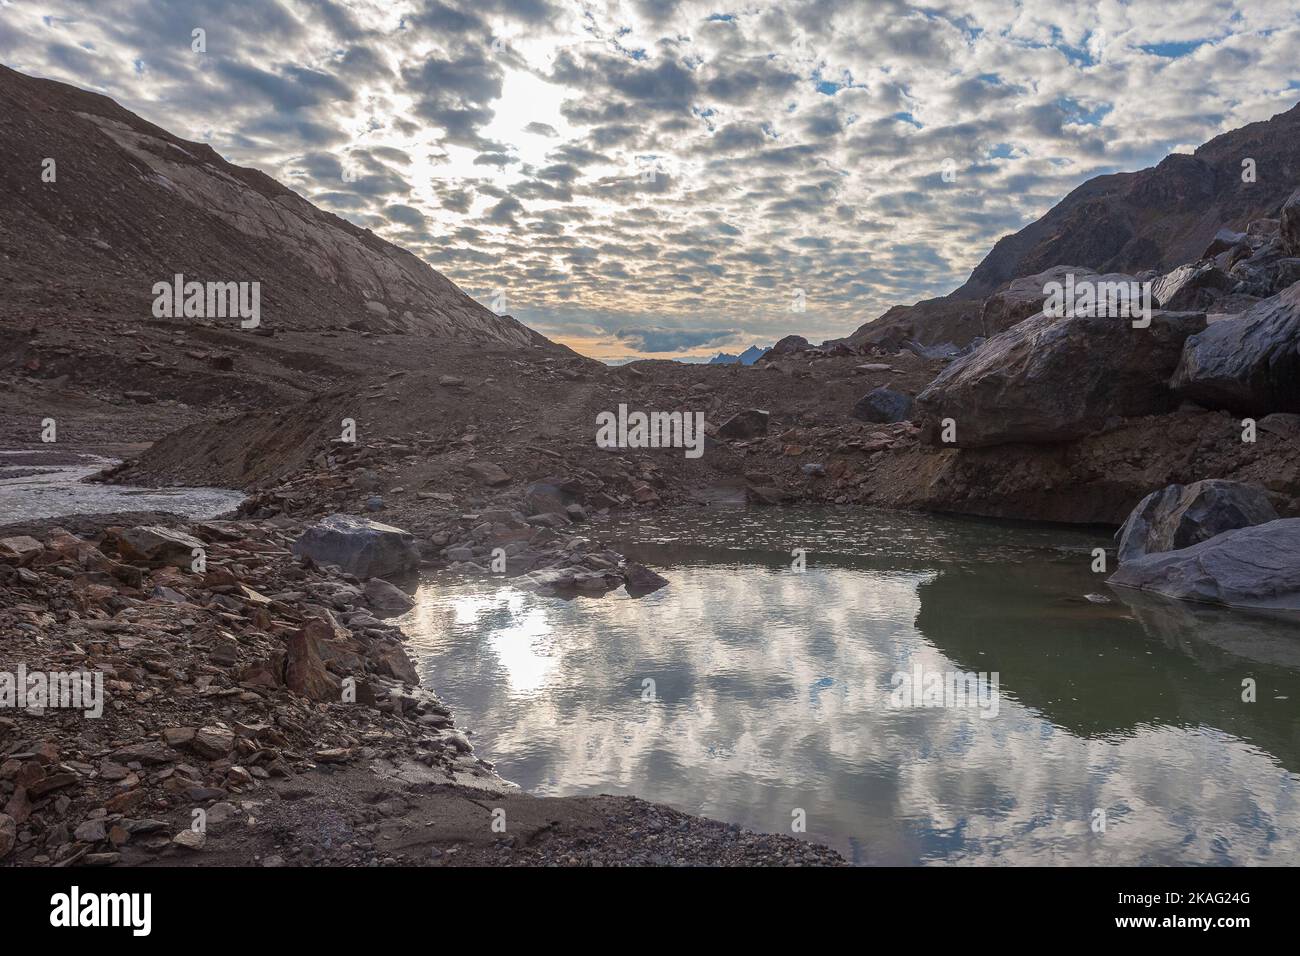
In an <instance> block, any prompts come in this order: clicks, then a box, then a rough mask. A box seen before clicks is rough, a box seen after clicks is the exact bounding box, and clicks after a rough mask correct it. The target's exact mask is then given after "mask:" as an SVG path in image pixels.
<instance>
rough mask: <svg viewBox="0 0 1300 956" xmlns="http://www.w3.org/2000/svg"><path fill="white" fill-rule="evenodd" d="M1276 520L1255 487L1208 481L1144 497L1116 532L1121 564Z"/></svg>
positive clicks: (1265, 494)
mask: <svg viewBox="0 0 1300 956" xmlns="http://www.w3.org/2000/svg"><path fill="white" fill-rule="evenodd" d="M1277 517H1278V514H1277V511H1276V510H1275V509H1274V508H1273V503H1272V502H1271V501H1270V500H1269V497H1268V492H1266V491H1265V490H1264V489H1263V488H1261V487H1260V486H1259V485H1248V484H1244V483H1242V482H1239V481H1222V480H1218V479H1210V480H1207V481H1197V482H1193V483H1192V484H1190V485H1169V486H1168V487H1166V488H1161V489H1160V490H1159V491H1153V492H1152V493H1151V494H1149V495H1147V496H1146V497H1145V498H1143V499H1142V501H1141V502H1140V503H1139V504H1138V506H1137V507H1136V508H1134V509H1133V512H1132V514H1130V515H1129V516H1128V520H1127V521H1125V522H1124V527H1122V528H1121V529H1120V530H1119V535H1118V537H1119V562H1120V564H1123V563H1124V562H1125V561H1132V560H1134V559H1135V558H1140V557H1142V556H1144V555H1147V554H1158V553H1160V552H1163V551H1177V550H1179V549H1180V548H1188V547H1191V546H1192V545H1194V544H1199V543H1200V542H1202V541H1208V540H1209V539H1210V538H1213V537H1214V536H1215V535H1217V534H1222V533H1223V532H1225V531H1232V530H1234V529H1236V528H1248V527H1250V526H1251V525H1257V524H1264V523H1265V522H1266V521H1274V520H1276V519H1277Z"/></svg>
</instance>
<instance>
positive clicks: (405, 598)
mask: <svg viewBox="0 0 1300 956" xmlns="http://www.w3.org/2000/svg"><path fill="white" fill-rule="evenodd" d="M364 593H365V595H366V603H367V604H369V605H370V606H371V607H372V608H374V609H375V610H376V611H379V612H381V613H382V614H384V615H392V614H405V613H406V612H407V611H409V610H410V609H411V608H413V607H415V601H414V600H413V599H412V598H411V596H410V595H409V594H407V593H406V592H405V591H403V590H402V589H401V588H398V587H395V586H394V585H392V584H389V583H388V582H387V581H385V580H384V579H383V578H371V579H370V580H369V581H367V582H366V588H365V592H364Z"/></svg>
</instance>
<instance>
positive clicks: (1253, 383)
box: [1170, 282, 1300, 415]
mask: <svg viewBox="0 0 1300 956" xmlns="http://www.w3.org/2000/svg"><path fill="white" fill-rule="evenodd" d="M1170 385H1171V386H1172V387H1173V388H1174V390H1175V391H1176V392H1177V393H1178V394H1179V395H1181V396H1182V397H1184V398H1188V399H1191V400H1192V401H1194V402H1196V403H1198V404H1200V405H1204V406H1206V407H1208V408H1224V409H1228V410H1229V411H1232V412H1237V413H1239V414H1242V415H1267V414H1268V413H1269V412H1300V282H1297V283H1295V284H1294V285H1292V286H1291V287H1290V288H1288V289H1286V290H1284V291H1282V292H1279V293H1278V294H1277V295H1275V296H1273V297H1271V298H1268V299H1265V300H1264V301H1263V302H1258V303H1256V304H1255V305H1254V306H1252V307H1251V308H1250V310H1249V311H1247V312H1244V313H1243V314H1241V315H1239V316H1237V317H1236V318H1232V319H1224V320H1223V321H1222V322H1215V323H1214V324H1213V325H1211V326H1210V327H1209V328H1207V329H1205V331H1203V332H1199V333H1198V334H1196V335H1193V336H1192V337H1191V338H1189V339H1188V340H1187V343H1186V345H1184V346H1183V354H1182V357H1181V359H1180V361H1179V363H1178V368H1177V370H1176V371H1175V372H1174V376H1173V380H1172V381H1171V382H1170Z"/></svg>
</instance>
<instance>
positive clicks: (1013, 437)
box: [916, 312, 1205, 447]
mask: <svg viewBox="0 0 1300 956" xmlns="http://www.w3.org/2000/svg"><path fill="white" fill-rule="evenodd" d="M1204 328H1205V315H1204V314H1203V313H1196V312H1158V313H1153V315H1152V317H1151V325H1150V326H1149V327H1148V328H1137V329H1135V328H1133V327H1132V323H1131V320H1129V319H1126V318H1113V317H1092V316H1076V317H1074V318H1060V319H1056V318H1052V317H1050V316H1047V315H1035V316H1033V317H1031V318H1028V319H1025V320H1024V321H1023V322H1020V323H1018V324H1017V325H1015V326H1013V327H1012V328H1010V329H1008V330H1007V331H1005V332H1003V333H1002V334H1000V335H995V336H994V337H993V338H991V339H989V340H988V341H987V342H985V343H984V345H983V347H982V348H980V349H979V351H977V352H974V353H972V354H970V355H968V356H965V357H964V358H960V359H958V360H957V361H955V362H953V363H952V364H951V365H949V366H948V367H947V368H946V369H944V370H943V372H942V373H940V375H939V377H938V378H936V379H935V380H934V381H933V382H931V383H930V384H929V385H928V386H926V388H925V390H924V391H923V392H921V394H920V395H918V396H917V398H916V404H917V411H918V413H919V414H920V415H921V416H922V417H924V419H925V420H926V422H927V424H928V425H930V426H934V425H937V424H938V423H939V422H941V421H942V420H943V419H945V418H951V419H952V420H953V421H954V422H956V441H955V443H954V444H956V445H959V446H961V447H975V446H984V445H1001V444H1006V443H1009V442H1060V441H1070V440H1072V439H1075V438H1082V437H1083V436H1084V435H1087V434H1090V433H1092V432H1095V431H1098V430H1099V429H1100V428H1101V427H1102V426H1103V425H1105V424H1106V422H1107V421H1108V420H1110V419H1112V418H1116V417H1121V418H1127V417H1132V416H1137V415H1154V414H1160V413H1163V412H1167V411H1170V410H1171V409H1172V408H1173V407H1174V405H1175V404H1176V402H1177V399H1176V398H1175V397H1174V395H1173V393H1172V392H1170V390H1169V387H1168V385H1167V384H1166V383H1167V381H1168V376H1169V375H1170V374H1171V373H1172V372H1173V370H1174V368H1175V367H1176V366H1177V365H1178V360H1179V356H1180V355H1181V354H1182V348H1183V342H1184V341H1185V340H1186V339H1187V337H1188V336H1189V335H1191V334H1193V333H1195V332H1198V331H1200V330H1201V329H1204ZM928 432H929V436H930V437H931V440H932V441H936V442H937V440H938V439H939V438H941V437H942V435H941V432H940V430H939V429H937V428H933V427H932V428H930V429H928Z"/></svg>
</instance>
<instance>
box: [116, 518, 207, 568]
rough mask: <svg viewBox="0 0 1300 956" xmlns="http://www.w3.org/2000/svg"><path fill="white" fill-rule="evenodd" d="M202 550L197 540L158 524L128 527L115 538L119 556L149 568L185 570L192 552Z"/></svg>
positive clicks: (192, 558)
mask: <svg viewBox="0 0 1300 956" xmlns="http://www.w3.org/2000/svg"><path fill="white" fill-rule="evenodd" d="M203 547H204V545H203V542H202V541H200V540H199V539H198V538H195V537H193V536H191V535H188V534H185V533H184V532H182V531H174V530H172V529H171V528H164V527H162V526H161V525H143V526H141V527H137V528H127V529H126V530H125V531H122V532H120V533H119V534H118V536H117V549H118V553H120V554H121V555H122V557H123V558H125V559H126V560H127V561H136V562H140V563H143V564H148V565H149V566H151V567H161V566H163V565H171V566H172V567H177V568H188V567H190V564H191V562H193V560H194V550H195V549H196V548H198V549H200V550H202V549H203Z"/></svg>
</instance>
